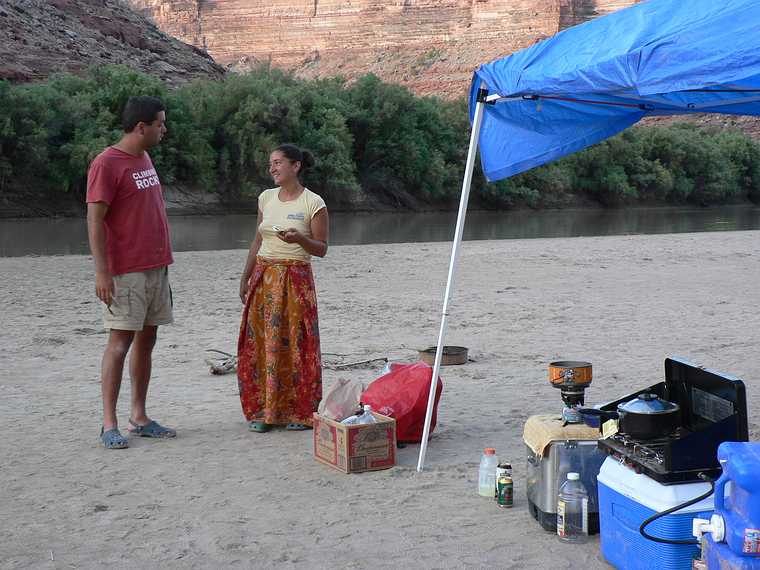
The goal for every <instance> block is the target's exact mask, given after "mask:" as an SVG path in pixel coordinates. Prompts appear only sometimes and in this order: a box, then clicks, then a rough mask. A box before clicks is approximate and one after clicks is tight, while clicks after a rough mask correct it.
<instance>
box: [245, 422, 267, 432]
mask: <svg viewBox="0 0 760 570" xmlns="http://www.w3.org/2000/svg"><path fill="white" fill-rule="evenodd" d="M270 429H272V426H270V425H269V424H267V423H264V422H257V421H252V422H250V423H249V424H248V431H255V432H257V433H264V432H268V431H269V430H270Z"/></svg>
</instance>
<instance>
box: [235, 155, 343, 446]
mask: <svg viewBox="0 0 760 570" xmlns="http://www.w3.org/2000/svg"><path fill="white" fill-rule="evenodd" d="M313 165H314V157H313V156H312V155H311V153H309V152H308V151H305V150H301V149H299V148H298V147H296V146H294V145H291V144H284V145H281V146H279V147H277V148H276V149H275V150H274V151H273V152H272V154H271V155H270V157H269V173H270V174H271V175H272V178H273V180H274V182H275V184H276V185H277V187H276V188H271V189H269V190H265V191H264V192H262V194H261V195H260V196H259V212H258V219H257V225H256V236H255V238H254V240H253V243H252V244H251V248H250V251H249V253H248V258H247V260H246V264H245V269H244V270H243V275H242V276H241V278H240V299H241V301H243V304H244V306H245V308H244V309H243V320H242V323H241V325H240V337H239V339H238V386H239V388H240V402H241V404H242V406H243V414H244V415H245V418H246V420H247V421H248V427H249V429H250V430H251V431H255V432H266V431H269V429H271V427H272V426H274V425H284V426H286V429H289V430H303V429H308V428H309V427H310V426H311V425H312V413H313V412H315V411H316V410H317V406H318V405H319V401H320V400H321V399H322V358H321V353H320V348H319V324H318V320H317V296H316V290H315V288H314V277H313V275H312V271H311V263H310V259H311V256H312V255H316V256H318V257H324V256H325V254H326V253H327V240H328V227H329V222H328V216H327V208H326V207H325V202H324V200H323V199H322V198H321V197H320V196H318V195H317V194H315V193H314V192H311V191H310V190H309V189H308V188H305V187H304V186H303V184H302V183H301V180H300V177H301V176H302V175H303V173H304V171H306V170H307V169H308V168H310V167H312V166H313Z"/></svg>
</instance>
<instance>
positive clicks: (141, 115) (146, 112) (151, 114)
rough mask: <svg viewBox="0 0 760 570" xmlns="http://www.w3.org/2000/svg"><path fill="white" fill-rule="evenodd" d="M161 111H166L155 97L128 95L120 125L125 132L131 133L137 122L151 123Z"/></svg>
mask: <svg viewBox="0 0 760 570" xmlns="http://www.w3.org/2000/svg"><path fill="white" fill-rule="evenodd" d="M161 111H166V107H164V104H163V103H162V102H161V99H158V98H157V97H149V96H148V95H140V96H139V97H130V98H129V99H128V100H127V104H126V105H125V106H124V112H123V113H122V114H121V126H122V127H124V132H125V133H131V132H132V131H133V130H134V128H135V127H136V126H137V123H152V122H153V121H155V120H156V115H158V114H159V113H160V112H161Z"/></svg>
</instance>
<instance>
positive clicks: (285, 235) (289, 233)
mask: <svg viewBox="0 0 760 570" xmlns="http://www.w3.org/2000/svg"><path fill="white" fill-rule="evenodd" d="M277 237H278V238H280V239H281V240H282V241H284V242H285V243H298V244H300V243H302V242H303V238H304V235H303V234H302V233H301V232H299V231H298V230H297V229H295V228H288V229H287V230H284V231H281V232H277Z"/></svg>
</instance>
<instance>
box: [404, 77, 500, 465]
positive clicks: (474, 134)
mask: <svg viewBox="0 0 760 570" xmlns="http://www.w3.org/2000/svg"><path fill="white" fill-rule="evenodd" d="M487 96H488V90H487V89H485V88H484V86H481V88H480V89H479V90H478V98H477V103H476V105H475V117H474V118H473V121H472V131H471V133H470V149H469V151H468V153H467V165H466V166H465V169H464V180H462V197H461V198H460V200H459V214H458V216H457V226H456V230H455V232H454V243H453V245H452V248H451V260H450V262H449V277H448V280H447V281H446V293H445V294H444V297H443V314H442V315H441V328H440V330H439V331H438V347H437V348H436V351H435V363H434V364H433V376H432V378H431V379H430V393H429V394H428V402H427V411H426V412H425V429H424V430H423V432H422V446H421V447H420V457H419V459H418V461H417V472H421V471H422V469H423V467H424V465H425V452H426V451H427V444H428V437H430V422H431V420H432V418H433V403H434V402H435V392H436V388H437V384H438V372H439V370H440V368H441V356H442V355H443V335H444V333H445V331H446V321H447V320H448V316H449V299H450V297H451V291H452V289H453V286H454V274H455V273H456V268H457V261H458V259H459V247H460V245H461V243H462V232H463V231H464V219H465V216H466V215H467V201H468V199H469V197H470V185H471V183H472V173H473V170H474V168H475V156H476V155H477V151H478V138H479V136H480V125H481V123H482V120H483V105H485V104H486V97H487Z"/></svg>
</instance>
